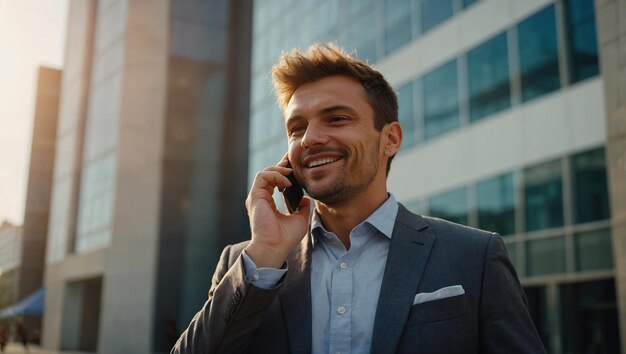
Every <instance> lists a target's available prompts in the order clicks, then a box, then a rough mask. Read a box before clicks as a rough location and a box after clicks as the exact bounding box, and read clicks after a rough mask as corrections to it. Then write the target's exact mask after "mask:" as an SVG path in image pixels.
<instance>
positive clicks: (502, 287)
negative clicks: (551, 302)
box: [480, 234, 545, 354]
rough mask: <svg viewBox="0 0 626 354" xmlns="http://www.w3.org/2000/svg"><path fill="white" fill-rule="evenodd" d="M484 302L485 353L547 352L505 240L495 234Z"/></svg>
mask: <svg viewBox="0 0 626 354" xmlns="http://www.w3.org/2000/svg"><path fill="white" fill-rule="evenodd" d="M482 282H483V283H482V297H481V303H480V323H481V328H480V347H481V348H480V352H481V353H520V354H521V353H524V354H530V353H545V349H544V347H543V344H542V342H541V338H540V337H539V335H538V334H537V329H536V328H535V325H534V324H533V322H532V319H531V318H530V314H529V313H528V304H527V302H526V296H525V294H524V290H523V289H522V286H521V284H520V283H519V280H518V278H517V273H516V272H515V268H514V267H513V265H512V264H511V261H510V260H509V258H508V256H507V252H506V248H505V246H504V242H503V241H502V238H501V237H500V236H498V235H495V234H494V235H493V236H492V237H491V239H490V240H489V244H488V246H487V252H486V255H485V269H484V274H483V279H482Z"/></svg>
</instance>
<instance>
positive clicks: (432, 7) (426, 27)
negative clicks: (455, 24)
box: [420, 0, 453, 32]
mask: <svg viewBox="0 0 626 354" xmlns="http://www.w3.org/2000/svg"><path fill="white" fill-rule="evenodd" d="M452 2H453V0H421V1H420V3H421V9H422V32H428V31H430V30H431V29H432V28H433V27H435V26H437V25H438V24H439V23H441V22H443V21H444V20H446V19H448V18H450V17H452V13H453V5H452Z"/></svg>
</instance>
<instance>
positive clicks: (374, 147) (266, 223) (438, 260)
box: [172, 44, 544, 353]
mask: <svg viewBox="0 0 626 354" xmlns="http://www.w3.org/2000/svg"><path fill="white" fill-rule="evenodd" d="M273 80H274V85H275V89H276V94H277V97H278V102H279V105H280V106H281V109H282V111H283V115H284V120H285V127H286V131H287V136H288V141H289V149H288V153H287V155H286V156H285V157H284V158H283V160H282V161H280V162H279V163H278V165H276V166H271V167H268V168H266V169H265V170H263V171H261V172H259V173H258V174H257V175H256V177H255V180H254V182H253V184H252V187H251V190H250V194H249V195H248V198H247V200H246V207H247V209H248V214H249V219H250V227H251V231H252V235H251V240H250V241H248V242H244V243H241V244H237V245H233V246H228V247H226V249H225V250H224V252H223V253H222V257H221V259H220V262H219V264H218V266H217V269H216V272H215V274H214V276H213V284H212V286H211V289H210V291H209V299H208V301H207V302H206V304H205V305H204V307H203V308H202V309H201V310H200V312H198V313H197V314H196V316H195V317H194V319H193V320H192V322H191V324H190V325H189V328H187V330H186V331H185V332H184V333H183V334H182V336H181V338H180V339H179V340H178V342H177V343H176V346H175V347H174V349H173V350H172V353H244V352H252V353H310V352H313V353H367V352H371V353H396V352H398V353H543V352H544V349H543V346H542V343H541V340H540V339H539V336H538V335H537V332H536V330H535V328H534V326H533V324H532V321H531V319H530V316H529V314H528V310H527V307H526V299H525V296H524V293H523V290H522V288H521V286H520V284H519V281H518V279H517V275H516V273H515V270H514V269H513V266H512V265H511V263H510V261H509V260H508V257H507V254H506V250H505V247H504V244H503V242H502V240H501V239H500V237H499V236H498V235H496V234H493V233H488V232H484V231H480V230H476V229H471V228H468V227H464V226H461V225H457V224H453V223H450V222H447V221H443V220H439V219H434V218H428V217H422V216H419V215H415V214H412V213H410V212H409V211H407V210H406V209H405V208H404V207H403V206H402V205H401V204H399V203H397V202H396V201H395V199H394V197H393V196H392V195H390V194H389V193H388V192H387V186H386V177H387V173H388V171H389V166H390V163H391V160H392V158H393V156H394V155H395V154H396V152H397V151H398V149H399V148H400V143H401V141H402V130H401V128H400V125H399V124H398V117H397V116H398V114H397V112H398V104H397V99H396V96H395V94H394V92H393V90H392V88H391V87H390V86H389V84H388V83H387V81H386V80H385V79H384V77H383V76H382V75H381V74H380V73H379V72H378V71H376V70H374V69H373V68H371V67H370V66H368V65H366V64H364V63H362V62H360V61H358V60H355V59H353V58H351V57H350V56H348V55H347V54H345V53H344V52H342V51H341V50H340V49H338V48H337V47H335V46H332V45H319V44H318V45H314V46H313V47H311V48H309V49H308V51H306V52H299V51H294V52H291V53H289V54H285V55H283V56H282V58H281V61H280V62H279V63H278V64H277V65H276V66H275V67H274V69H273ZM288 162H290V163H291V168H289V167H288ZM292 172H293V173H294V175H295V176H296V179H297V180H298V181H299V182H300V184H302V186H303V187H304V189H305V190H306V192H307V194H308V196H309V197H310V198H309V197H304V198H303V199H302V201H301V203H300V205H299V207H298V208H297V210H296V211H295V212H294V213H293V214H285V213H282V212H281V211H279V210H278V209H277V207H276V205H275V203H274V199H273V198H272V194H273V192H274V190H275V189H276V188H278V189H279V190H282V189H284V188H286V187H289V186H290V185H291V182H290V181H289V179H288V178H287V176H288V175H289V174H290V173H292ZM312 202H314V205H315V209H314V211H313V212H312V215H311V217H309V215H310V213H309V210H310V205H311V203H312Z"/></svg>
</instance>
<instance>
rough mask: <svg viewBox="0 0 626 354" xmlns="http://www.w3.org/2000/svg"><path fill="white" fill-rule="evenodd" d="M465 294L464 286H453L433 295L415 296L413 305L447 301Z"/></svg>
mask: <svg viewBox="0 0 626 354" xmlns="http://www.w3.org/2000/svg"><path fill="white" fill-rule="evenodd" d="M463 294H465V289H463V286H462V285H452V286H446V287H445V288H441V289H439V290H437V291H433V292H432V293H419V294H417V295H415V298H414V299H413V305H417V304H421V303H424V302H429V301H435V300H441V299H445V298H447V297H452V296H458V295H463Z"/></svg>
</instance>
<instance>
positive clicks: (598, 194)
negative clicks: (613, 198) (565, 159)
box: [571, 148, 610, 223]
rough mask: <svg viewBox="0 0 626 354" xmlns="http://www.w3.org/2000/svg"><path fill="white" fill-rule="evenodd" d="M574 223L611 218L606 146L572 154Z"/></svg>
mask: <svg viewBox="0 0 626 354" xmlns="http://www.w3.org/2000/svg"><path fill="white" fill-rule="evenodd" d="M571 173H572V187H573V197H574V208H573V209H574V223H583V222H588V221H596V220H604V219H608V218H610V212H609V197H608V188H607V176H606V163H605V161H604V148H600V149H596V150H592V151H588V152H584V153H580V154H577V155H574V156H572V172H571Z"/></svg>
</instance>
